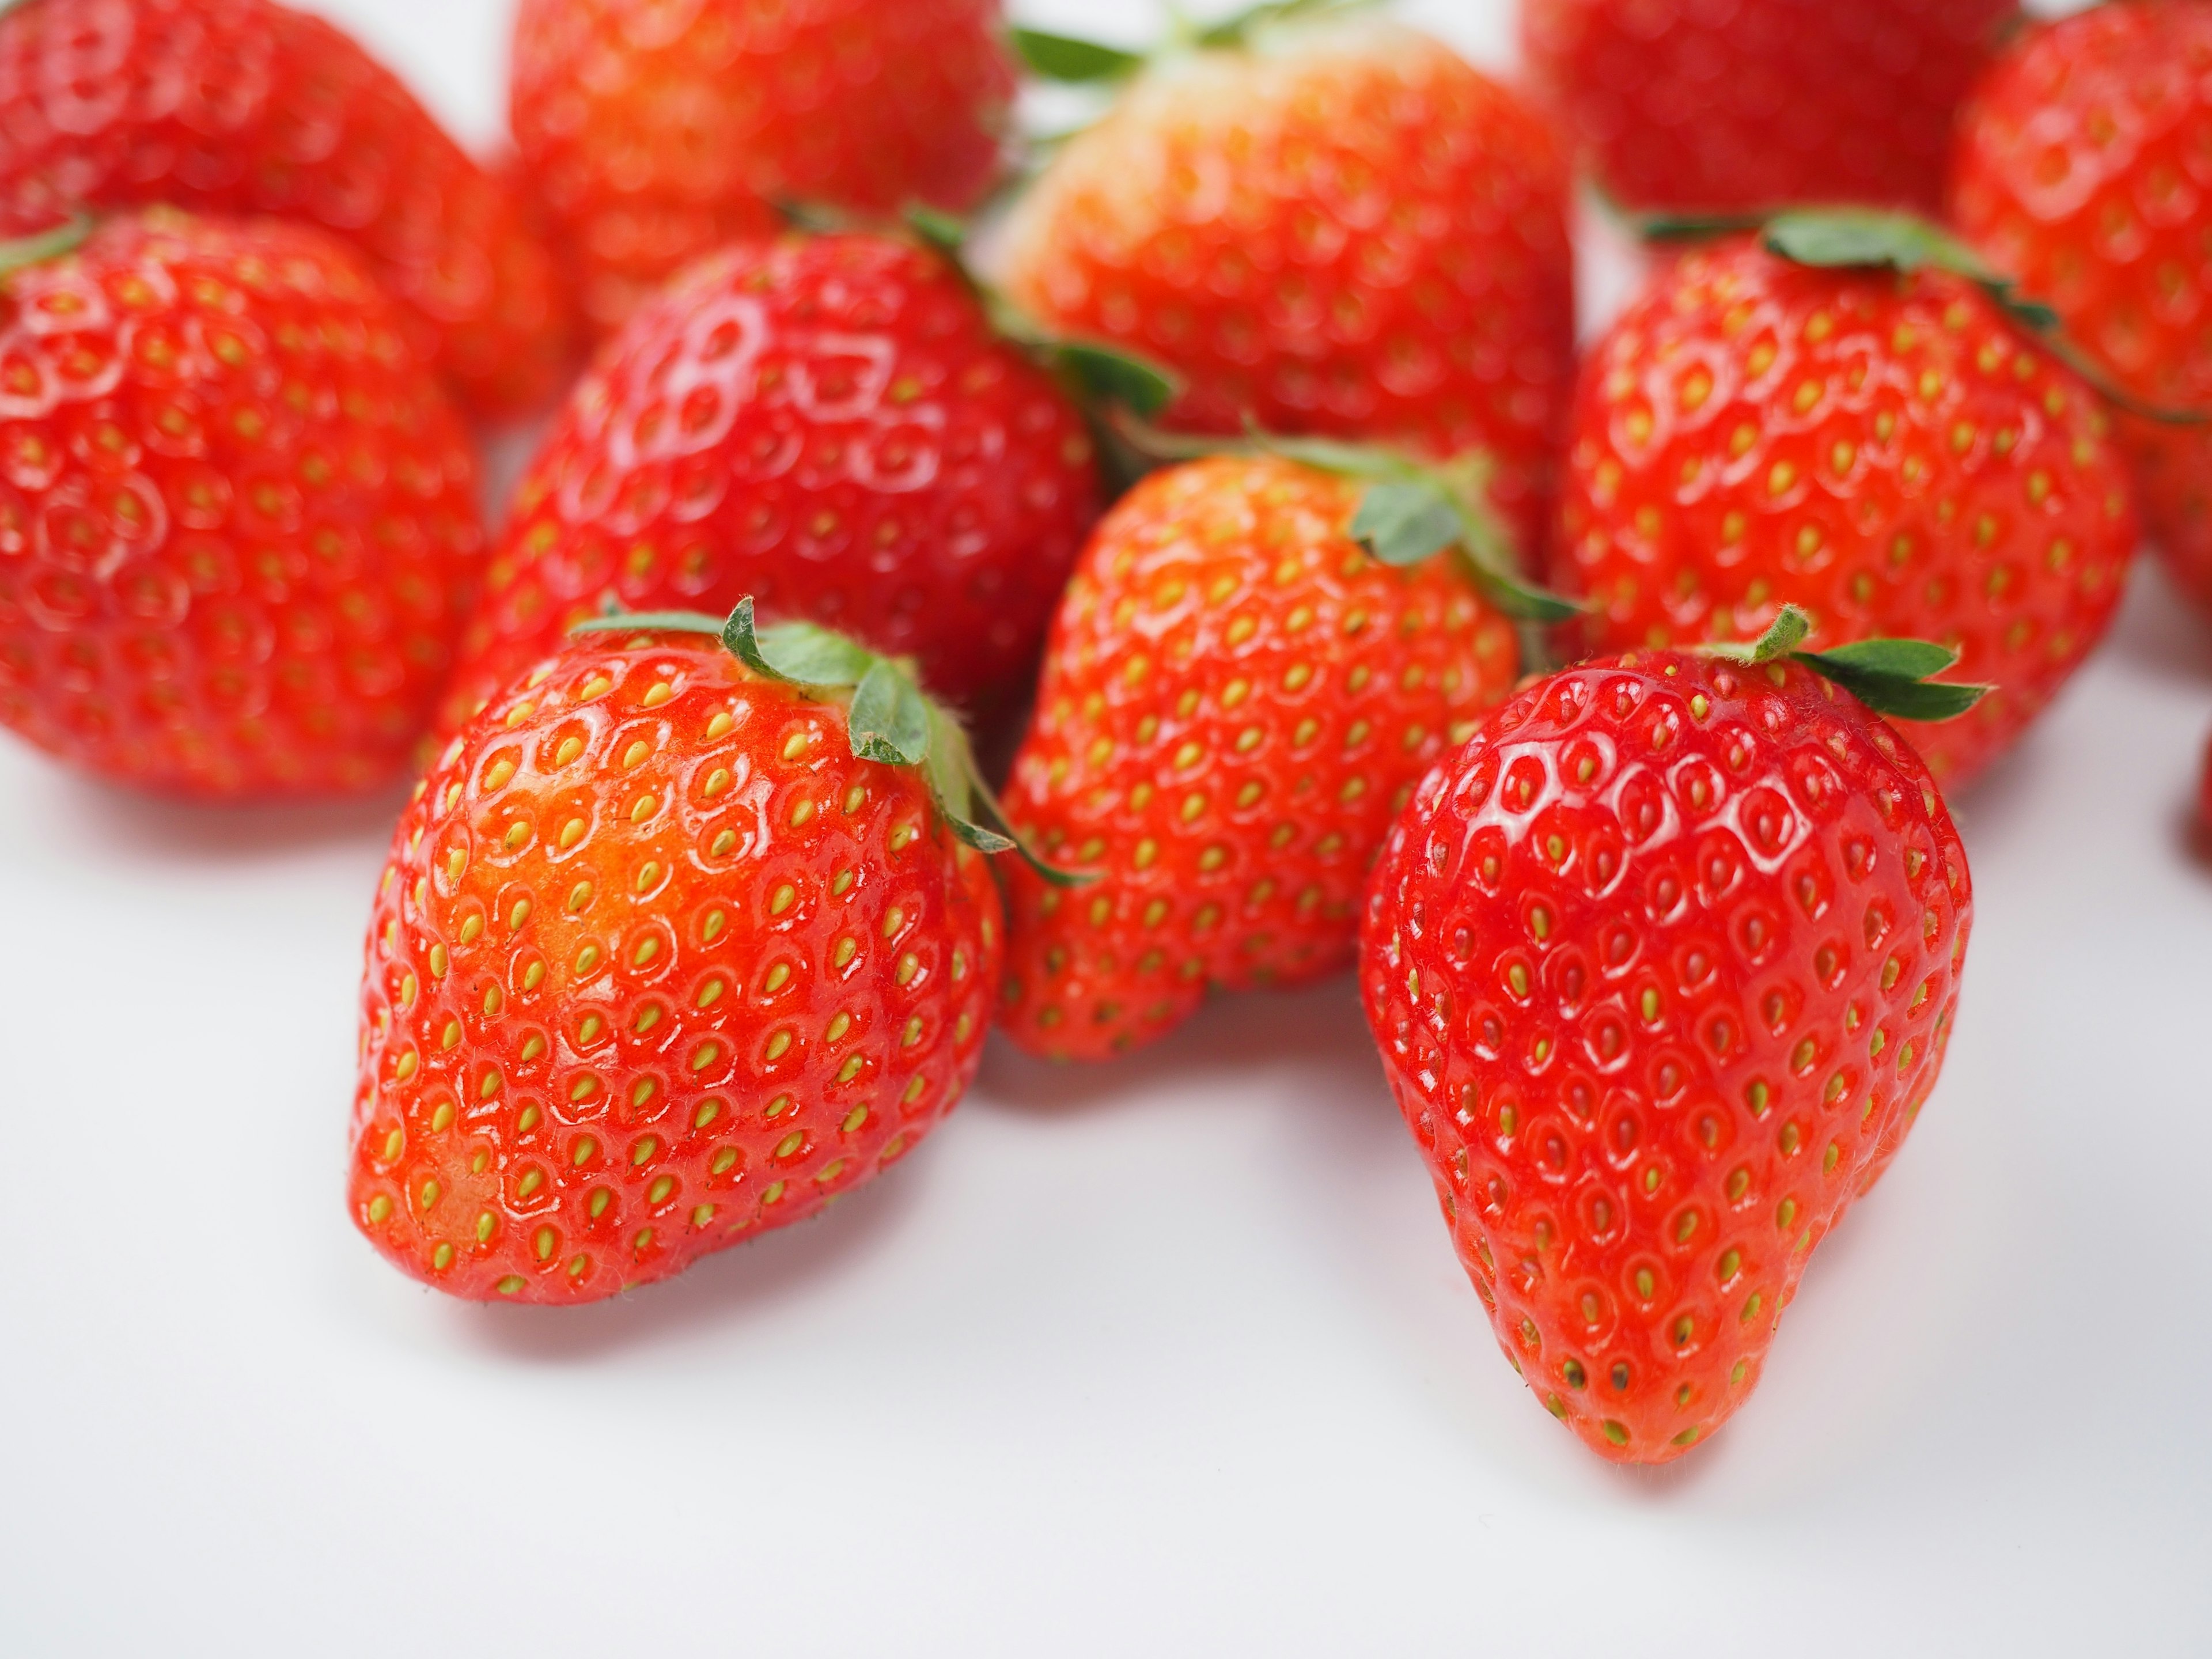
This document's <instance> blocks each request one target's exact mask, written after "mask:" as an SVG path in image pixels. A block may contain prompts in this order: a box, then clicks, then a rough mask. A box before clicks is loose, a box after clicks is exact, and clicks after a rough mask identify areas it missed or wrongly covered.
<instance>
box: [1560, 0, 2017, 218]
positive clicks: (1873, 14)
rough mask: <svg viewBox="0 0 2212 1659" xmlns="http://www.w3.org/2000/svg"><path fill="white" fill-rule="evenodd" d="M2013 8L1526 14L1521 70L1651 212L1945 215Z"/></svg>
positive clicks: (1980, 2) (1862, 3) (1604, 9)
mask: <svg viewBox="0 0 2212 1659" xmlns="http://www.w3.org/2000/svg"><path fill="white" fill-rule="evenodd" d="M2019 15H2020V10H2019V7H2018V5H2017V3H2016V0H1850V3H1838V0H1734V3H1730V4H1726V5H1718V6H1716V5H1711V4H1705V3H1700V0H1527V3H1525V4H1524V5H1523V6H1522V11H1521V40H1522V53H1523V56H1524V57H1525V58H1526V59H1527V61H1528V66H1529V69H1530V70H1531V72H1532V73H1533V74H1534V76H1535V78H1536V81H1537V82H1538V83H1539V85H1540V86H1541V88H1542V89H1543V91H1544V92H1545V94H1547V97H1548V98H1549V99H1550V100H1551V101H1552V103H1553V105H1554V106H1556V107H1557V108H1558V109H1559V112H1560V115H1561V118H1562V119H1563V120H1564V121H1565V124H1566V125H1567V127H1568V128H1569V129H1570V130H1571V131H1572V132H1573V134H1574V135H1575V137H1576V138H1577V141H1578V142H1579V143H1580V144H1581V146H1582V149H1583V151H1584V153H1585V155H1586V156H1587V157H1588V160H1589V164H1590V166H1591V167H1593V169H1594V170H1595V173H1597V176H1598V179H1599V180H1600V182H1601V185H1603V187H1604V188H1605V189H1606V190H1607V191H1608V192H1609V193H1610V194H1611V195H1612V196H1613V197H1614V199H1615V200H1617V201H1618V202H1620V204H1623V205H1624V206H1626V207H1629V208H1632V209H1635V210H1639V211H1651V210H1668V211H1674V212H1681V211H1686V210H1738V211H1741V210H1745V209H1759V208H1767V209H1771V208H1778V207H1782V206H1784V205H1787V204H1790V203H1822V202H1863V203H1872V204H1880V205H1883V206H1893V207H1911V208H1919V209H1923V210H1929V211H1933V210H1935V209H1936V207H1937V206H1938V205H1940V204H1941V201H1942V187H1943V162H1944V157H1945V155H1946V154H1947V152H1948V146H1949V143H1950V137H1951V119H1952V115H1953V112H1954V111H1955V110H1956V109H1957V107H1958V106H1959V103H1960V100H1961V99H1963V98H1964V97H1965V96H1966V91H1967V88H1968V87H1969V86H1970V85H1971V84H1972V81H1973V78H1974V76H1975V74H1976V72H1977V71H1978V70H1979V69H1980V68H1981V66H1982V65H1983V64H1984V63H1986V62H1987V61H1988V59H1989V57H1990V52H1992V51H1993V50H1994V49H1995V47H1996V43H1997V42H1998V40H2000V39H2001V38H2002V34H2003V32H2004V31H2005V30H2006V29H2007V28H2008V27H2012V26H2013V25H2014V24H2015V22H2016V21H2018V18H2019Z"/></svg>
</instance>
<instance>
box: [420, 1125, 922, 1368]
mask: <svg viewBox="0 0 2212 1659" xmlns="http://www.w3.org/2000/svg"><path fill="white" fill-rule="evenodd" d="M932 1154H933V1148H931V1147H929V1146H922V1147H920V1148H918V1149H916V1150H915V1152H912V1153H910V1154H908V1158H907V1159H906V1161H905V1163H904V1164H903V1165H902V1167H901V1168H899V1169H898V1170H894V1171H891V1172H890V1173H889V1174H887V1175H885V1176H883V1177H881V1178H879V1179H878V1180H875V1181H872V1182H869V1183H868V1184H867V1185H866V1186H865V1187H861V1188H857V1189H855V1190H854V1191H853V1192H850V1193H848V1194H846V1195H845V1196H843V1197H842V1198H841V1199H839V1200H836V1201H835V1202H834V1203H832V1204H830V1205H829V1206H828V1207H827V1208H825V1209H823V1210H822V1211H821V1212H818V1213H817V1214H815V1215H812V1216H810V1217H808V1218H806V1219H805V1221H801V1222H799V1223H797V1224H795V1225H792V1226H789V1227H784V1228H780V1229H778V1230H777V1231H775V1232H772V1233H764V1234H763V1235H762V1236H761V1237H757V1238H754V1239H750V1240H748V1241H747V1242H746V1243H742V1244H737V1245H732V1247H731V1248H730V1249H726V1250H723V1251H720V1252H719V1253H718V1254H716V1255H711V1256H708V1257H706V1258H705V1259H704V1260H702V1261H699V1262H697V1263H696V1264H695V1265H694V1266H692V1267H690V1268H689V1269H687V1270H686V1271H685V1272H684V1273H680V1274H678V1276H677V1277H676V1278H674V1279H665V1280H663V1281H661V1282H660V1283H659V1284H655V1285H642V1286H640V1287H639V1288H638V1289H636V1290H634V1291H624V1292H623V1294H622V1295H620V1296H617V1297H609V1298H608V1299H607V1300H606V1301H604V1302H593V1303H589V1304H586V1305H584V1306H582V1307H577V1308H545V1307H511V1306H500V1305H496V1304H488V1303H450V1304H444V1306H443V1307H442V1308H441V1311H442V1312H443V1313H444V1315H445V1322H446V1323H447V1325H448V1326H449V1327H450V1328H452V1330H453V1332H454V1333H455V1334H458V1336H459V1340H461V1341H462V1342H464V1343H465V1344H471V1345H473V1346H477V1347H480V1348H483V1349H486V1350H489V1351H490V1352H492V1353H494V1354H495V1355H496V1356H498V1357H499V1358H503V1359H509V1360H517V1361H521V1362H524V1363H526V1364H556V1365H557V1364H587V1363H589V1362H592V1361H593V1360H596V1359H599V1358H605V1357H606V1356H608V1355H611V1354H616V1353H619V1352H624V1351H627V1350H633V1349H637V1348H643V1347H648V1346H653V1345H654V1344H656V1343H661V1342H665V1341H668V1340H686V1339H690V1338H702V1339H707V1340H712V1338H713V1337H714V1334H716V1333H717V1331H718V1330H720V1329H723V1328H727V1327H728V1326H730V1325H732V1324H734V1323H738V1322H744V1321H746V1320H750V1319H755V1318H757V1317H759V1316H762V1315H763V1314H765V1313H766V1312H768V1311H769V1310H770V1309H772V1308H774V1307H775V1306H777V1305H778V1304H782V1303H784V1302H786V1301H788V1300H789V1299H791V1298H793V1297H800V1296H807V1295H817V1294H820V1293H821V1291H822V1287H823V1285H825V1284H826V1283H828V1282H830V1281H834V1280H836V1279H839V1278H841V1277H845V1276H848V1275H850V1274H852V1273H857V1272H864V1271H866V1263H867V1262H868V1261H870V1260H871V1259H872V1258H873V1257H875V1256H877V1255H879V1254H880V1253H881V1252H882V1251H883V1250H884V1249H886V1248H887V1247H888V1241H889V1240H890V1238H891V1237H893V1236H895V1235H896V1233H897V1232H898V1231H899V1230H900V1229H901V1228H902V1226H904V1225H907V1224H908V1221H909V1220H910V1219H911V1218H912V1215H913V1213H914V1212H915V1207H916V1206H917V1205H918V1204H919V1203H920V1201H921V1184H920V1183H921V1181H923V1180H925V1179H927V1176H926V1174H925V1170H926V1169H927V1162H928V1160H929V1158H931V1156H932Z"/></svg>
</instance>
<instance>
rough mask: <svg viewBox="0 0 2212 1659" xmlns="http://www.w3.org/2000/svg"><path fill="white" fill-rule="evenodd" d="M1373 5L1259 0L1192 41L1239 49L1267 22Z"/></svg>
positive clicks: (1342, 0)
mask: <svg viewBox="0 0 2212 1659" xmlns="http://www.w3.org/2000/svg"><path fill="white" fill-rule="evenodd" d="M1376 3H1377V0H1262V3H1261V4H1259V5H1255V6H1249V7H1247V8H1246V9H1244V10H1243V11H1240V12H1236V13H1232V14H1231V15H1229V16H1227V17H1225V18H1224V19H1222V21H1219V22H1218V23H1213V24H1209V25H1208V26H1207V27H1205V28H1202V29H1200V30H1199V31H1198V33H1197V34H1196V37H1195V40H1196V43H1197V44H1198V45H1199V46H1206V47H1223V46H1243V45H1244V44H1245V43H1246V42H1247V41H1248V40H1250V38H1251V36H1252V33H1253V32H1254V31H1255V30H1256V29H1260V28H1262V27H1266V26H1267V25H1268V24H1270V23H1288V22H1293V21H1297V20H1298V19H1300V18H1306V17H1326V16H1329V15H1334V14H1337V13H1342V12H1348V11H1358V10H1362V9H1365V8H1366V7H1369V6H1371V5H1374V4H1376Z"/></svg>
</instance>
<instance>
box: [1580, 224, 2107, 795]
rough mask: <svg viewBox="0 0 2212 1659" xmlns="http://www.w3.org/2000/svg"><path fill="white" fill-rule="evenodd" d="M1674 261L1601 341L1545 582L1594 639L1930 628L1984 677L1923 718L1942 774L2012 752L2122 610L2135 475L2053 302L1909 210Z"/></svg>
mask: <svg viewBox="0 0 2212 1659" xmlns="http://www.w3.org/2000/svg"><path fill="white" fill-rule="evenodd" d="M1738 224H1739V222H1729V221H1722V222H1717V224H1716V222H1711V221H1694V220H1693V221H1687V222H1680V221H1675V222H1668V221H1660V222H1655V223H1654V224H1652V225H1651V226H1650V227H1649V228H1652V229H1654V230H1656V231H1658V232H1661V233H1662V234H1668V235H1699V234H1707V233H1710V232H1711V231H1712V230H1714V229H1716V228H1718V229H1719V230H1721V231H1722V233H1723V234H1722V235H1721V236H1720V239H1719V240H1716V241H1712V242H1711V243H1710V244H1708V245H1704V246H1692V247H1690V248H1688V249H1687V250H1686V251H1685V252H1681V253H1680V255H1679V256H1678V257H1676V258H1673V259H1671V260H1669V261H1668V262H1667V263H1665V264H1663V265H1662V267H1661V268H1660V269H1659V270H1658V271H1657V272H1656V275H1655V276H1653V277H1652V279H1651V281H1650V285H1649V286H1648V287H1647V288H1646V289H1645V291H1644V294H1643V295H1641V296H1640V297H1639V298H1638V300H1637V301H1635V302H1634V303H1633V304H1632V305H1631V306H1630V307H1629V308H1628V309H1627V310H1626V312H1625V313H1623V315H1622V316H1621V317H1620V319H1619V321H1617V322H1616V323H1615V324H1614V325H1613V327H1612V328H1611V329H1610V330H1609V331H1607V333H1606V334H1605V336H1604V337H1602V338H1601V340H1600V341H1599V342H1598V343H1596V344H1595V346H1594V347H1593V349H1592V350H1591V352H1590V354H1589V361H1588V362H1587V363H1586V365H1585V367H1584V369H1583V379H1582V384H1581V386H1580V388H1579V390H1578V392H1577V397H1576V401H1575V407H1574V412H1573V416H1572V420H1571V429H1570V432H1569V435H1568V450H1567V473H1566V479H1565V488H1564V489H1562V491H1561V495H1560V503H1559V516H1558V524H1557V527H1556V533H1555V534H1554V536H1553V539H1552V555H1551V558H1552V562H1551V567H1550V571H1549V576H1550V580H1551V583H1552V585H1553V586H1554V587H1556V588H1557V589H1559V591H1560V592H1566V593H1573V594H1577V595H1581V596H1583V597H1585V598H1586V599H1587V600H1588V602H1589V615H1588V617H1586V619H1585V620H1584V621H1583V623H1582V624H1581V632H1582V637H1583V642H1584V644H1585V645H1586V646H1587V647H1589V648H1590V649H1592V650H1595V651H1601V652H1613V651H1622V650H1627V649H1632V648H1637V647H1663V646H1668V645H1688V644H1695V643H1698V642H1699V641H1713V640H1729V639H1734V640H1746V639H1756V638H1757V637H1759V635H1760V634H1761V633H1763V632H1764V631H1765V629H1766V628H1767V627H1768V626H1769V625H1770V624H1771V623H1772V622H1773V621H1774V619H1775V617H1776V615H1777V614H1778V611H1779V609H1780V607H1782V606H1783V605H1797V606H1799V607H1801V608H1802V610H1803V611H1805V612H1806V613H1807V615H1808V616H1809V617H1811V618H1812V619H1813V623H1814V636H1815V639H1816V640H1817V641H1818V642H1819V643H1820V644H1821V645H1822V646H1824V647H1833V646H1839V645H1843V644H1845V643H1847V642H1850V641H1860V640H1864V639H1869V638H1873V637H1878V636H1884V635H1888V636H1899V637H1922V638H1928V639H1934V640H1939V641H1942V642H1943V643H1944V644H1946V645H1947V646H1948V647H1951V648H1953V649H1954V650H1955V651H1957V652H1958V653H1959V657H1960V665H1961V669H1962V671H1964V672H1966V673H1967V674H1969V675H1970V676H1972V678H1975V679H1977V680H1980V681H1986V682H1988V683H1989V684H1991V685H1992V686H1993V687H1994V688H1995V690H1993V692H1992V693H1991V695H1990V696H1989V697H1988V698H1987V699H1986V700H1985V701H1984V702H1982V703H1981V704H1980V705H1979V706H1978V707H1977V708H1976V709H1975V711H1974V713H1973V715H1972V718H1971V719H1967V720H1960V721H1957V722H1955V723H1951V724H1946V725H1940V726H1932V727H1929V728H1925V729H1924V730H1921V731H1917V732H1915V733H1914V737H1913V741H1914V742H1915V743H1916V744H1917V745H1918V746H1919V748H1920V750H1921V752H1922V753H1923V756H1925V757H1926V758H1927V760H1928V762H1929V765H1930V766H1931V767H1932V768H1933V769H1935V771H1936V775H1937V776H1938V777H1940V778H1942V780H1943V781H1945V783H1946V785H1947V787H1950V786H1955V785H1957V784H1959V783H1960V782H1963V781H1966V780H1968V779H1970V778H1972V776H1973V775H1975V774H1976V773H1977V772H1978V771H1979V770H1980V769H1983V768H1984V767H1985V766H1986V765H1988V764H1989V763H1990V761H1992V760H1993V759H1995V758H1996V757H1997V756H1998V755H1999V754H2001V753H2002V752H2003V751H2004V750H2006V749H2007V748H2008V747H2009V746H2010V745H2011V744H2013V743H2015V741H2017V740H2018V738H2020V736H2021V733H2022V732H2024V731H2025V730H2026V729H2027V726H2029V725H2030V723H2031V722H2033V720H2034V719H2035V718H2036V716H2037V715H2038V714H2039V713H2040V712H2041V710H2042V709H2043V708H2044V707H2045V705H2046V704H2047V703H2049V702H2050V701H2051V698H2052V697H2053V696H2056V695H2057V692H2058V690H2059V689H2060V688H2061V687H2062V686H2063V684H2065V683H2066V681H2067V680H2068V678H2069V677H2070V676H2071V675H2072V674H2073V673H2074V671H2075V669H2077V668H2078V667H2079V666H2080V665H2081V662H2082V661H2083V659H2085V658H2086V657H2087V655H2088V653H2090V651H2091V650H2092V649H2093V648H2094V647H2095V646H2096V645H2097V643H2098V641H2100V639H2102V637H2103V636H2104V634H2105V632H2106V629H2107V628H2108V627H2109V626H2110V624H2111V623H2112V616H2113V613H2114V611H2115V609H2116V607H2117V606H2118V603H2119V599H2120V595H2121V592H2122V591H2123V589H2124V586H2125V583H2126V577H2127V573H2128V568H2129V565H2130V562H2131V560H2132V559H2133V557H2134V553H2135V546H2136V515H2135V508H2134V496H2133V493H2132V490H2131V489H2130V483H2129V480H2128V477H2127V472H2126V468H2125V466H2124V462H2123V459H2122V457H2121V455H2120V453H2119V451H2118V447H2116V445H2115V444H2114V442H2113V441H2112V435H2111V416H2109V415H2108V414H2107V412H2106V409H2105V407H2104V404H2103V402H2102V401H2101V400H2100V393H2099V390H2098V388H2097V387H2095V386H2093V385H2092V384H2090V383H2088V382H2087V381H2085V380H2084V379H2083V378H2082V376H2081V374H2078V373H2077V372H2076V371H2075V368H2073V367H2071V366H2070V362H2069V359H2070V357H2071V356H2072V349H2071V348H2070V347H2069V346H2068V345H2067V344H2066V343H2065V342H2064V341H2063V339H2061V338H2055V337H2053V336H2052V335H2051V333H2050V332H2049V331H2048V330H2049V325H2050V323H2051V318H2050V316H2049V314H2048V313H2047V312H2045V311H2044V310H2043V309H2042V308H2040V307H2037V306H2035V305H2033V303H2031V302H2029V301H2026V300H2025V299H2023V298H2022V297H2021V295H2019V293H2018V292H2017V291H2016V290H2015V289H2014V288H2013V287H2012V286H2011V285H2010V284H2009V283H2007V282H2006V281H2004V279H2002V277H2001V276H1998V275H1997V274H1996V272H1995V271H1993V270H1991V269H1990V267H1988V266H1987V265H1986V264H1984V263H1983V262H1982V261H1981V260H1980V259H1979V258H1978V257H1977V256H1976V255H1975V254H1974V253H1973V252H1972V250H1971V249H1968V248H1967V247H1966V246H1964V245H1963V244H1961V243H1960V242H1958V241H1957V240H1955V239H1954V238H1952V237H1950V236H1948V234H1945V233H1943V232H1942V231H1940V230H1938V229H1936V228H1935V227H1933V226H1930V225H1928V224H1926V223H1924V222H1922V221H1919V220H1917V219H1914V218H1912V217H1911V216H1905V215H1899V214H1887V213H1875V212H1871V211H1865V210H1803V211H1794V212H1791V213H1788V214H1784V215H1779V216H1775V217H1774V218H1773V219H1771V221H1768V222H1765V224H1764V225H1763V226H1754V227H1753V228H1750V229H1742V228H1737V227H1738Z"/></svg>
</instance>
